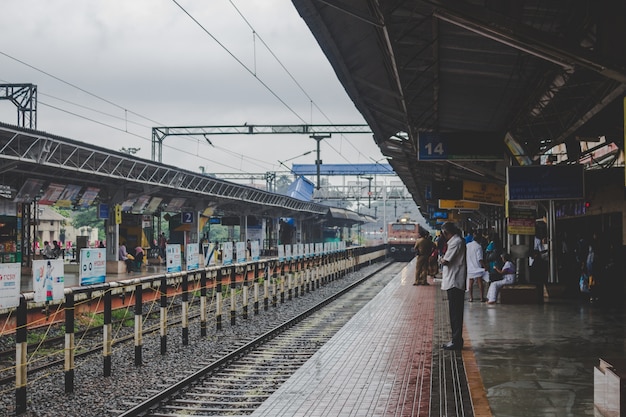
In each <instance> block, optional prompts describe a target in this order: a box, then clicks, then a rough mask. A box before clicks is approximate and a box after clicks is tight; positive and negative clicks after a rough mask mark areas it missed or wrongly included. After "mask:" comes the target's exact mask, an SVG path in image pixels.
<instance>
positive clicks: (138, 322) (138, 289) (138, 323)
mask: <svg viewBox="0 0 626 417" xmlns="http://www.w3.org/2000/svg"><path fill="white" fill-rule="evenodd" d="M142 291H143V288H142V285H141V284H138V285H137V286H135V366H141V364H142V359H141V348H142V345H143V335H142V334H141V330H142V328H143V315H142V301H141V298H142V297H141V296H142Z"/></svg>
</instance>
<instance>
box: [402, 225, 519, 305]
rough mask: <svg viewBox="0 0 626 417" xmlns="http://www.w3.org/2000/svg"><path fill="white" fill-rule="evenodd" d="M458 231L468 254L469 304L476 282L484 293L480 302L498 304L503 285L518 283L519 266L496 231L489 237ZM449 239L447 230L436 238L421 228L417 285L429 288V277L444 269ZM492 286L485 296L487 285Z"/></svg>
mask: <svg viewBox="0 0 626 417" xmlns="http://www.w3.org/2000/svg"><path fill="white" fill-rule="evenodd" d="M458 230H459V233H458V235H459V237H460V239H462V240H463V242H462V243H463V245H462V246H463V247H462V250H463V251H464V252H465V260H464V265H465V267H466V284H465V287H464V288H466V289H467V291H468V292H469V301H470V302H472V301H474V292H473V290H474V283H476V285H477V286H478V290H479V292H480V300H481V301H483V302H487V303H488V304H495V302H496V300H497V297H498V293H499V290H500V289H501V288H502V286H504V285H506V284H512V283H513V282H514V281H515V264H514V263H513V262H512V259H511V256H510V255H509V254H508V253H505V252H503V250H502V245H501V243H500V240H499V238H498V235H497V234H496V233H495V232H494V233H491V235H490V236H489V237H486V236H485V235H484V234H483V233H482V231H476V232H475V231H469V232H466V233H465V234H464V235H463V233H462V232H461V231H460V229H458ZM455 232H456V230H455ZM455 235H456V234H455ZM448 240H449V239H448V238H446V233H444V229H443V228H442V232H441V234H440V235H438V236H436V237H435V238H434V239H433V238H432V237H431V236H430V233H429V232H428V231H427V230H426V229H424V228H423V227H421V226H419V227H418V231H417V239H416V242H415V245H414V251H415V252H416V255H417V259H416V267H415V282H414V284H413V285H429V284H428V276H433V277H434V276H435V274H436V273H437V272H439V270H440V267H442V266H443V265H442V264H441V259H443V258H444V256H445V253H446V252H447V251H448V250H449V246H450V244H449V242H448ZM441 269H442V268H441ZM489 283H490V285H489V286H488V287H489V289H488V291H487V296H486V297H485V290H486V289H487V288H486V287H487V285H486V284H489Z"/></svg>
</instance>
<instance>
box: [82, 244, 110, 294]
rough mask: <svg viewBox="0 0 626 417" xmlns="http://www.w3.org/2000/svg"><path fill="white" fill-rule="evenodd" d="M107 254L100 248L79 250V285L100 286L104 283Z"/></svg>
mask: <svg viewBox="0 0 626 417" xmlns="http://www.w3.org/2000/svg"><path fill="white" fill-rule="evenodd" d="M106 260H107V252H106V249H102V248H94V249H91V248H83V249H81V250H80V274H79V275H80V285H93V284H102V283H104V282H105V281H106V272H107V262H106Z"/></svg>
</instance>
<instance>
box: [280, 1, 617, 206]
mask: <svg viewBox="0 0 626 417" xmlns="http://www.w3.org/2000/svg"><path fill="white" fill-rule="evenodd" d="M292 1H293V4H294V5H295V7H296V9H297V10H298V12H299V13H300V15H301V16H302V18H303V19H304V20H305V22H306V23H307V25H308V26H309V28H310V29H311V32H312V33H313V35H314V36H315V37H316V39H317V41H318V43H319V44H320V46H321V48H322V50H323V51H324V53H325V54H326V56H327V57H328V60H329V61H330V63H331V65H332V66H333V68H334V70H335V72H336V74H337V76H338V78H339V80H340V81H341V83H342V84H343V86H344V88H345V90H346V92H347V93H348V95H349V96H350V97H351V98H352V100H353V102H354V103H355V105H356V107H357V108H358V109H359V111H360V112H361V113H362V115H363V116H364V118H365V120H366V121H367V123H368V124H369V126H370V127H371V129H372V131H373V132H374V140H375V141H376V143H377V144H378V146H379V147H380V149H381V151H382V152H383V154H384V155H386V156H388V157H390V158H392V159H390V161H389V162H390V164H391V165H392V167H393V168H394V170H395V171H396V172H397V173H398V175H399V176H400V178H401V179H402V181H403V182H404V183H405V184H406V186H407V188H408V189H409V191H410V192H411V194H412V196H413V199H414V200H415V202H416V203H417V204H419V205H423V204H425V203H426V200H425V189H426V187H427V186H428V185H430V184H431V183H432V181H435V180H448V179H471V180H475V181H485V182H496V183H504V181H505V178H504V169H505V166H506V165H507V164H508V162H507V161H466V160H447V161H436V162H432V161H429V162H425V161H423V160H421V161H418V158H417V156H418V151H419V143H418V135H419V133H420V132H436V133H439V134H440V133H445V132H467V131H475V132H491V133H494V134H496V135H498V137H500V138H501V139H502V141H504V138H505V135H507V134H508V135H509V137H510V138H513V139H515V140H516V141H517V142H518V143H519V144H520V147H521V151H522V152H523V153H525V154H526V155H527V156H528V157H530V158H531V160H536V159H537V158H538V157H539V156H540V155H542V154H543V153H545V152H546V151H547V150H548V149H550V148H552V147H553V146H555V145H556V144H560V143H565V144H567V146H568V155H569V154H570V153H571V156H570V158H571V159H576V157H577V155H578V152H577V151H575V149H576V146H577V143H576V139H577V137H597V136H602V135H605V136H606V137H607V140H609V141H614V142H615V143H616V144H617V145H618V146H619V147H620V148H622V149H623V141H624V139H623V138H624V124H623V108H622V98H623V96H624V91H625V90H626V88H625V85H624V82H626V70H625V68H626V54H624V51H625V50H626V25H624V24H623V21H622V20H623V16H625V15H626V3H625V2H596V1H593V0H567V1H566V0H555V1H526V0H484V1H473V0H468V1H455V0H449V1H445V2H444V1H436V0H432V1H420V0H406V1H402V0H399V1H379V2H372V1H362V0H292ZM502 149H503V153H504V152H505V147H504V146H502ZM507 152H508V151H507ZM508 156H509V157H511V156H512V155H511V153H510V152H508Z"/></svg>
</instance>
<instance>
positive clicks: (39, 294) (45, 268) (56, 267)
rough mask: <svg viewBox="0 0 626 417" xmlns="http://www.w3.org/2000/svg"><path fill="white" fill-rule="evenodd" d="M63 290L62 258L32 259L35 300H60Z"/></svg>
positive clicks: (39, 301)
mask: <svg viewBox="0 0 626 417" xmlns="http://www.w3.org/2000/svg"><path fill="white" fill-rule="evenodd" d="M64 290H65V278H64V274H63V259H39V260H35V261H33V291H34V292H35V298H34V299H35V302H37V303H43V302H50V301H56V300H62V299H63V296H64V294H63V291H64Z"/></svg>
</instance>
